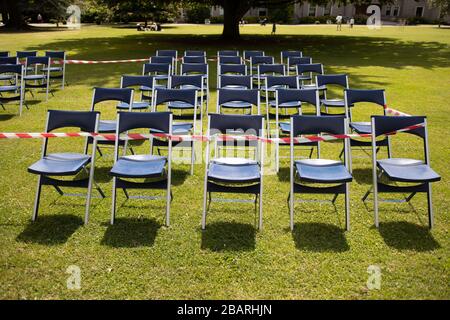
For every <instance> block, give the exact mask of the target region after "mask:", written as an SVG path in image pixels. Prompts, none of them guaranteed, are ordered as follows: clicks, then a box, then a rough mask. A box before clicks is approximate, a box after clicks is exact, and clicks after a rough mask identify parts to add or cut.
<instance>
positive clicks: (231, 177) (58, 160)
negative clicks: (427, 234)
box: [28, 110, 440, 230]
mask: <svg viewBox="0 0 450 320" xmlns="http://www.w3.org/2000/svg"><path fill="white" fill-rule="evenodd" d="M99 116H100V114H99V113H98V112H96V111H91V112H82V111H56V110H50V111H49V112H48V119H47V127H46V132H51V131H53V130H56V129H62V128H66V127H78V128H80V130H81V131H86V132H99V128H100V120H99ZM264 121H265V119H264V117H263V116H261V115H223V114H209V115H208V131H207V136H208V138H209V141H210V142H208V143H207V145H206V166H205V177H204V195H203V214H202V228H203V229H204V228H205V227H206V217H207V212H208V209H209V206H210V204H211V202H212V201H215V200H219V201H220V200H221V199H216V198H212V196H211V194H212V193H238V194H252V195H254V196H255V198H254V200H251V201H252V202H254V203H255V209H256V206H258V207H259V220H258V228H259V229H261V228H262V222H263V211H262V208H263V207H262V203H263V202H262V195H263V166H264V161H263V155H264V144H263V143H262V141H261V139H259V140H257V139H255V140H253V139H252V140H250V141H248V142H246V143H243V144H242V143H229V141H228V142H226V143H223V142H221V140H218V139H217V137H218V135H223V134H225V135H226V134H230V133H231V134H233V135H236V134H241V133H243V134H246V135H249V134H251V135H254V136H257V137H264V131H265V124H264ZM346 122H347V119H346V118H345V117H343V116H303V115H293V116H292V117H291V118H290V128H291V129H290V137H291V138H293V137H297V136H301V135H305V134H319V135H320V134H322V133H329V134H346V133H347V130H348V124H347V123H346ZM417 124H423V127H420V128H418V129H414V130H411V131H407V133H409V134H413V135H415V136H418V137H420V138H421V139H422V140H423V145H424V157H423V160H416V159H405V158H391V157H388V158H385V159H378V156H377V152H376V148H377V142H376V140H377V137H379V136H383V135H386V134H390V133H391V132H393V131H395V130H398V129H401V128H404V127H407V126H411V125H417ZM142 129H144V130H150V131H152V132H164V133H167V134H169V135H171V134H173V119H172V113H170V112H144V113H136V112H119V113H118V116H117V124H116V128H115V133H116V135H117V136H119V135H120V134H122V133H131V132H132V131H133V130H142ZM371 132H372V134H371V137H372V139H371V147H372V159H373V164H372V165H373V186H372V189H371V190H369V191H368V192H367V193H366V195H365V196H364V198H363V200H364V201H365V200H366V199H367V195H368V194H369V193H370V192H372V193H373V197H374V221H375V225H376V227H378V225H379V218H378V202H379V201H380V200H381V199H379V196H378V194H379V193H405V192H408V193H410V196H408V197H407V198H406V199H405V201H409V200H411V198H412V197H413V196H414V195H415V194H416V193H426V194H427V199H428V215H429V226H430V228H431V227H432V226H433V208H432V196H431V183H432V182H435V181H439V180H440V176H439V175H438V174H437V173H436V172H435V171H433V169H431V167H430V165H429V162H430V157H429V151H428V137H427V122H426V117H423V116H412V117H388V116H372V117H371ZM89 140H90V139H89V138H87V140H86V147H85V150H84V153H48V152H47V150H48V139H47V138H45V139H44V142H43V148H42V157H41V159H40V160H39V161H37V162H36V163H34V164H32V165H31V166H30V167H29V168H28V171H29V172H31V173H34V174H37V175H38V177H39V178H38V186H37V193H36V199H35V206H34V211H33V217H32V219H33V221H34V220H36V218H37V216H38V210H39V203H40V196H41V191H42V186H44V185H50V186H52V187H54V188H55V189H56V190H57V192H58V193H59V194H61V195H64V194H65V193H64V192H63V190H62V188H66V187H77V188H87V189H88V190H87V194H86V209H85V223H87V222H88V219H89V207H90V202H91V197H92V196H91V193H92V189H93V187H95V188H96V190H97V191H98V192H99V194H100V196H101V197H102V198H104V197H105V194H104V193H103V191H102V190H101V189H100V187H99V186H98V185H97V184H96V183H95V180H94V172H95V170H94V168H95V154H96V152H95V150H96V146H97V140H93V141H92V140H91V143H92V149H91V152H90V153H89V152H88V145H89V142H90V141H89ZM154 140H156V138H151V139H150V141H149V142H150V143H151V144H152V143H153V142H154ZM120 141H122V142H123V150H122V155H120V154H119V152H120V151H119V149H120ZM126 142H127V140H126V139H125V140H124V139H122V140H120V139H116V140H115V142H114V145H115V151H114V165H113V167H112V169H111V170H110V175H111V176H112V177H113V178H112V179H113V182H112V184H113V187H112V189H113V191H112V209H111V223H114V219H115V216H116V202H117V189H122V190H123V191H124V194H125V196H126V198H127V199H130V198H143V197H142V196H131V195H130V194H129V193H128V190H130V189H140V190H142V189H150V190H164V191H165V195H164V196H163V197H162V198H164V199H165V200H166V214H165V221H166V225H169V223H170V203H171V201H172V193H171V163H172V147H173V142H172V140H168V141H167V146H168V152H167V156H162V155H154V154H153V152H152V151H153V148H150V152H149V153H144V154H132V155H127V146H126ZM342 143H343V145H344V161H340V160H332V159H322V158H318V159H306V160H295V158H294V142H293V139H291V142H290V192H289V197H288V203H289V210H290V228H291V229H292V228H293V226H294V203H295V201H296V200H295V195H296V194H297V195H302V194H332V195H333V199H332V200H331V202H332V203H334V202H335V201H336V199H337V197H338V195H340V194H344V195H345V221H346V229H347V230H349V229H350V195H349V183H351V181H352V174H351V173H350V170H349V161H348V159H349V146H350V144H349V141H348V140H343V141H342ZM242 147H246V148H247V149H249V150H250V149H252V150H253V151H254V152H248V153H246V154H247V155H248V156H243V154H242V153H239V154H238V155H237V156H235V153H233V154H232V155H230V153H229V152H227V156H226V157H224V156H223V152H222V151H223V149H225V148H242ZM221 150H222V151H221ZM251 155H253V156H251ZM81 171H86V172H87V173H88V177H87V178H84V179H76V180H67V179H61V178H59V179H58V177H61V176H62V177H67V176H78V175H79V173H80V172H81ZM383 177H384V178H387V179H388V180H389V181H390V182H394V183H397V182H401V183H409V185H408V186H398V185H395V184H386V182H384V180H382V178H383ZM130 179H132V180H130ZM136 179H140V180H139V181H137V180H136ZM324 185H325V186H324ZM297 197H298V196H297ZM144 198H147V199H157V198H158V199H160V198H161V196H160V197H154V196H153V197H144ZM222 200H223V199H222ZM226 201H230V199H226ZM240 201H242V199H240Z"/></svg>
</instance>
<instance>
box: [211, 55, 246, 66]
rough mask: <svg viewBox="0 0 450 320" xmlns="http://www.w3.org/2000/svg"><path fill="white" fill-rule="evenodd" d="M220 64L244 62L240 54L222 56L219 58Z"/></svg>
mask: <svg viewBox="0 0 450 320" xmlns="http://www.w3.org/2000/svg"><path fill="white" fill-rule="evenodd" d="M217 62H218V64H242V58H241V57H238V56H221V57H219V58H218V59H217Z"/></svg>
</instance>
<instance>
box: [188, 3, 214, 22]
mask: <svg viewBox="0 0 450 320" xmlns="http://www.w3.org/2000/svg"><path fill="white" fill-rule="evenodd" d="M186 17H187V22H189V23H205V19H209V18H210V17H211V12H210V8H209V7H208V6H202V5H195V6H194V5H192V7H191V8H189V9H188V10H187V11H186Z"/></svg>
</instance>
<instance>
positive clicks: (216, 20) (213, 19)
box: [209, 16, 223, 23]
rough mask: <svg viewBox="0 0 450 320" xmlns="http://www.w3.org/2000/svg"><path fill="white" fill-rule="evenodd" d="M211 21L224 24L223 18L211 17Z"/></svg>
mask: <svg viewBox="0 0 450 320" xmlns="http://www.w3.org/2000/svg"><path fill="white" fill-rule="evenodd" d="M209 20H210V21H211V23H223V16H217V17H211V18H209Z"/></svg>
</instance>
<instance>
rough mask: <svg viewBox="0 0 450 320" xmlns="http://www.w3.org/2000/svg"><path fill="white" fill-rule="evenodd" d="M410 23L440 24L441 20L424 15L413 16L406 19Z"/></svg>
mask: <svg viewBox="0 0 450 320" xmlns="http://www.w3.org/2000/svg"><path fill="white" fill-rule="evenodd" d="M406 21H407V23H408V25H412V26H414V25H416V24H439V21H436V20H428V19H425V18H422V17H412V18H408V19H406Z"/></svg>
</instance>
